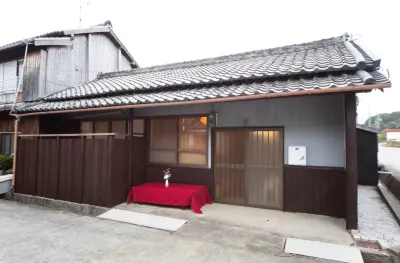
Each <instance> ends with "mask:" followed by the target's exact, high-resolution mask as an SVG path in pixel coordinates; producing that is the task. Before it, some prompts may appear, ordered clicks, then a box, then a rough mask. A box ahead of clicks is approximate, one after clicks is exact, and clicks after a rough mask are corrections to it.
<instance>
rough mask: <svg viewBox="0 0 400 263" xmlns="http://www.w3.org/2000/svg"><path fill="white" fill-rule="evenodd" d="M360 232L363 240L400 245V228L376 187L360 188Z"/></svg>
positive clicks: (390, 245)
mask: <svg viewBox="0 0 400 263" xmlns="http://www.w3.org/2000/svg"><path fill="white" fill-rule="evenodd" d="M358 231H359V234H360V236H361V238H362V239H369V240H371V241H376V240H378V241H380V242H382V241H383V242H382V243H383V244H385V245H387V246H389V247H393V246H396V245H400V226H399V225H398V224H397V222H396V220H395V219H394V217H393V215H392V214H391V212H390V211H389V208H388V207H387V206H386V204H385V203H384V201H383V200H382V198H381V196H380V195H379V193H378V191H377V189H376V187H374V186H358Z"/></svg>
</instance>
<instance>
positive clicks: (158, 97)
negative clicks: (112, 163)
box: [18, 71, 388, 113]
mask: <svg viewBox="0 0 400 263" xmlns="http://www.w3.org/2000/svg"><path fill="white" fill-rule="evenodd" d="M364 73H366V72H362V71H359V72H356V73H354V74H346V73H343V74H339V75H338V74H333V75H327V76H321V77H317V76H314V77H301V78H292V79H288V80H275V81H268V80H267V81H263V82H253V83H246V84H231V85H221V86H214V85H212V86H199V87H198V88H188V89H179V90H172V91H162V90H159V91H157V92H142V93H133V94H124V95H116V96H107V97H98V98H93V97H92V98H84V99H73V100H67V101H44V102H39V103H37V104H36V105H33V106H28V107H21V108H18V112H21V113H22V112H32V111H52V110H71V109H80V108H98V107H106V106H122V105H135V104H156V103H165V102H171V103H174V102H181V101H193V100H202V101H205V100H208V99H215V98H226V97H239V96H248V95H256V94H268V93H269V94H271V93H282V92H294V91H299V90H314V89H329V88H339V87H347V86H360V85H364V84H365V82H369V81H373V82H374V83H386V82H388V80H387V78H386V77H385V76H383V75H382V74H381V73H378V72H372V73H371V74H370V79H369V80H367V79H365V76H364V75H363V74H364ZM367 74H368V73H367Z"/></svg>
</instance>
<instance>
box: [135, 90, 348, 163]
mask: <svg viewBox="0 0 400 263" xmlns="http://www.w3.org/2000/svg"><path fill="white" fill-rule="evenodd" d="M210 112H217V127H277V126H279V127H284V148H285V161H284V162H285V164H287V159H288V158H287V148H288V146H290V145H295V146H306V147H307V165H308V166H330V167H344V166H345V133H344V99H343V95H342V94H334V95H324V96H304V97H290V98H279V99H266V100H253V101H244V102H226V103H217V104H208V103H204V104H199V105H185V106H175V107H153V108H140V109H135V116H155V115H159V116H160V115H179V114H181V115H183V114H206V113H210Z"/></svg>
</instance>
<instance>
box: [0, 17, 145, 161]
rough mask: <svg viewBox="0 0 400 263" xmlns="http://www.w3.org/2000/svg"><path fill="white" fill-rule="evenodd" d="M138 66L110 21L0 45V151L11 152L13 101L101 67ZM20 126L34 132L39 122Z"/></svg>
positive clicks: (88, 76) (77, 80)
mask: <svg viewBox="0 0 400 263" xmlns="http://www.w3.org/2000/svg"><path fill="white" fill-rule="evenodd" d="M137 67H138V65H137V63H136V61H135V60H134V58H133V57H132V55H131V54H130V53H129V51H128V50H127V49H126V48H125V46H124V45H123V43H122V42H121V41H120V40H119V39H118V37H117V36H116V34H115V33H114V31H113V28H112V25H111V23H110V22H109V21H106V22H105V23H104V24H100V25H97V26H93V27H90V28H81V29H73V30H62V31H55V32H51V33H47V34H43V35H40V36H37V37H32V38H28V39H23V40H19V41H16V42H13V43H10V44H7V45H4V46H0V153H8V154H10V153H12V136H13V131H14V128H13V126H14V117H13V116H10V115H9V112H10V110H11V108H12V107H13V104H14V103H15V102H21V101H23V102H30V101H35V100H37V99H38V98H39V97H43V96H46V95H49V94H51V93H55V92H58V91H61V90H63V89H66V88H67V87H71V86H74V85H78V84H81V83H85V82H88V81H91V80H93V79H95V78H96V77H97V75H98V74H99V73H105V72H114V71H124V70H130V69H132V68H137ZM22 79H24V81H23V80H22ZM22 126H24V124H22ZM22 128H23V129H24V128H25V129H31V131H32V133H33V132H35V129H37V128H38V127H36V126H32V125H31V126H30V125H29V124H28V123H25V127H22Z"/></svg>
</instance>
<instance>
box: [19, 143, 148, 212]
mask: <svg viewBox="0 0 400 263" xmlns="http://www.w3.org/2000/svg"><path fill="white" fill-rule="evenodd" d="M129 145H130V144H129V139H117V138H114V137H113V136H107V137H106V138H104V136H103V138H98V137H97V138H96V136H92V137H91V138H86V137H84V136H71V137H65V136H62V137H57V136H54V137H19V138H18V155H17V167H16V192H17V193H23V194H29V195H37V196H42V197H47V198H53V199H60V200H65V201H70V202H76V203H85V204H91V205H99V206H107V207H110V206H114V205H117V204H120V203H122V202H124V201H125V200H126V197H127V195H128V192H129V190H130V187H131V185H130V184H129V180H130V178H129V170H133V171H137V170H138V169H137V168H136V166H137V164H138V162H137V161H135V159H132V160H131V161H130V157H131V156H132V155H131V154H130V153H129V152H130V148H129ZM136 146H137V145H136ZM138 151H141V152H142V153H143V152H145V149H138ZM139 161H141V160H139ZM140 164H141V165H142V166H143V165H144V163H140ZM129 166H132V167H131V168H130V167H129ZM139 168H140V167H139ZM135 176H137V175H135ZM142 176H143V175H142ZM134 181H137V180H136V179H135V180H134ZM139 181H140V180H139Z"/></svg>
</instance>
